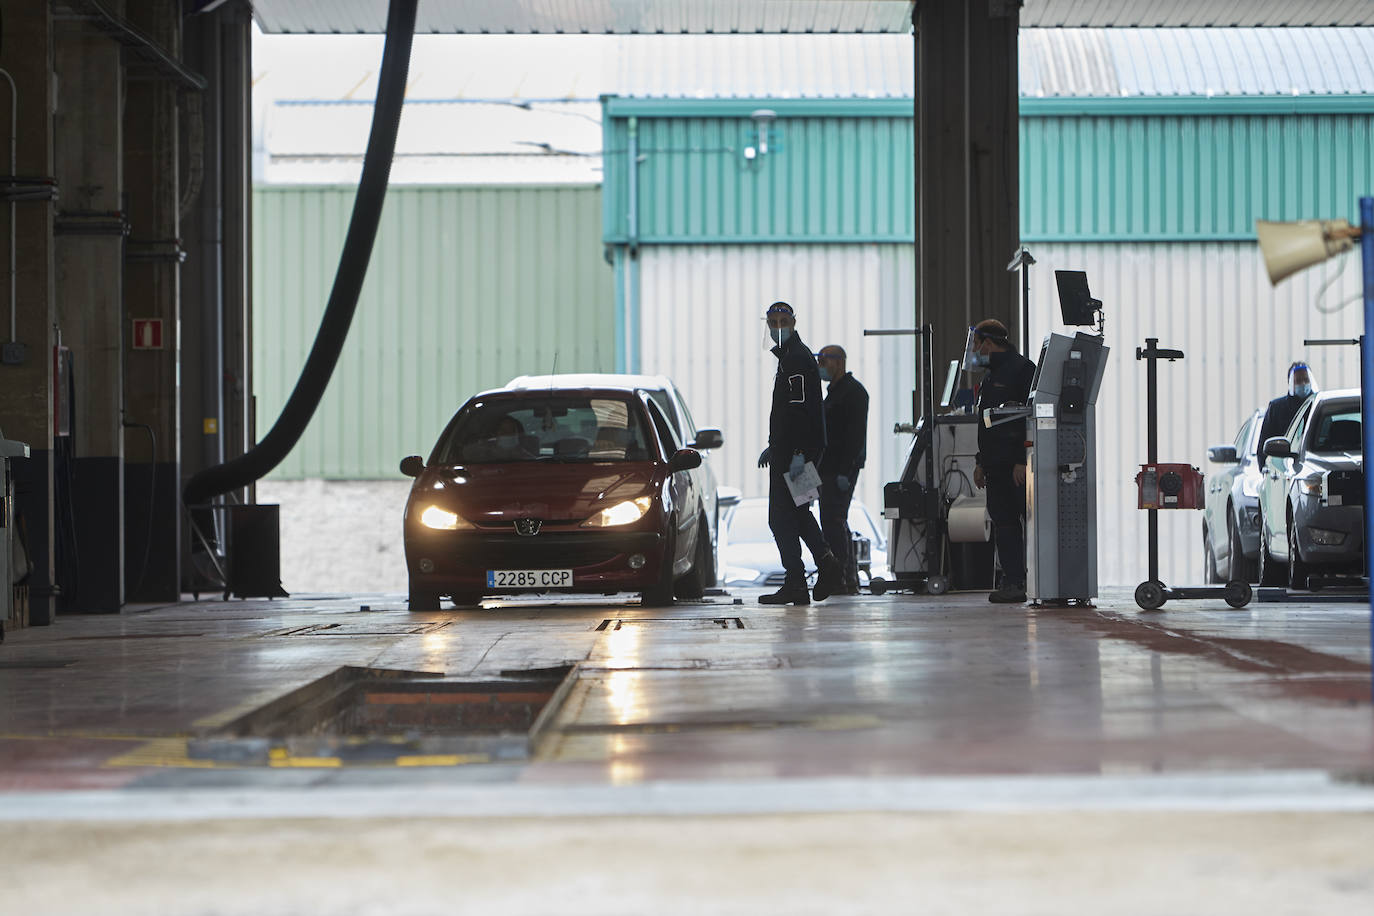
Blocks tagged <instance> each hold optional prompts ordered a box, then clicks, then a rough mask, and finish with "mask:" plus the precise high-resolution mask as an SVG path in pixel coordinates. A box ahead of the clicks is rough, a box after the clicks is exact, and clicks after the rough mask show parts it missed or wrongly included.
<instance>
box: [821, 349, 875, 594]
mask: <svg viewBox="0 0 1374 916" xmlns="http://www.w3.org/2000/svg"><path fill="white" fill-rule="evenodd" d="M845 362H846V357H845V352H844V347H841V346H838V345H836V344H830V345H829V346H825V347H822V348H821V351H820V352H819V353H817V354H816V365H817V367H818V368H819V369H820V373H821V381H823V382H829V383H830V386H829V389H828V390H827V391H826V394H825V433H826V446H825V455H824V456H823V457H822V458H821V464H820V467H819V468H818V469H817V470H819V471H820V473H821V532H822V533H823V534H824V535H825V541H826V543H827V544H829V545H830V550H831V551H832V552H833V553H834V554H835V556H837V557H839V559H840V562H841V563H843V564H844V591H845V594H847V595H857V594H858V593H859V567H858V564H857V562H856V561H855V558H854V555H853V552H852V551H851V550H850V544H849V542H850V537H851V535H850V532H849V501H850V500H851V499H852V498H853V496H854V489H855V487H857V486H858V483H859V469H860V468H862V467H863V466H864V460H865V458H866V457H867V456H868V390H867V389H865V388H864V386H863V385H862V384H860V383H859V380H858V379H856V378H855V377H854V373H852V372H847V371H845Z"/></svg>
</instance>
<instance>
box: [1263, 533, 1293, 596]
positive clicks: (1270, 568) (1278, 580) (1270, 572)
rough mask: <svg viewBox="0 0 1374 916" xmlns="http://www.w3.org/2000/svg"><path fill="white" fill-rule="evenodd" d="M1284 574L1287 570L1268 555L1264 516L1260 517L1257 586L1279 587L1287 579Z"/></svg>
mask: <svg viewBox="0 0 1374 916" xmlns="http://www.w3.org/2000/svg"><path fill="white" fill-rule="evenodd" d="M1286 574H1287V570H1285V569H1284V568H1283V567H1282V566H1280V565H1279V562H1278V561H1277V560H1275V559H1274V558H1273V557H1272V556H1270V554H1269V540H1268V538H1266V537H1265V536H1264V516H1260V544H1259V584H1260V585H1269V586H1274V585H1280V586H1281V585H1283V584H1284V582H1285V581H1286V580H1287V578H1288V577H1287V575H1286Z"/></svg>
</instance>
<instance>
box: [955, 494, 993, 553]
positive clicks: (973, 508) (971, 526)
mask: <svg viewBox="0 0 1374 916" xmlns="http://www.w3.org/2000/svg"><path fill="white" fill-rule="evenodd" d="M948 531H949V539H950V540H951V541H953V542H954V543H956V544H966V543H969V542H972V541H989V540H992V519H990V518H988V509H987V502H986V500H984V499H982V498H978V497H972V496H961V497H959V498H958V499H956V500H955V501H954V504H953V505H952V506H950V507H949V521H948Z"/></svg>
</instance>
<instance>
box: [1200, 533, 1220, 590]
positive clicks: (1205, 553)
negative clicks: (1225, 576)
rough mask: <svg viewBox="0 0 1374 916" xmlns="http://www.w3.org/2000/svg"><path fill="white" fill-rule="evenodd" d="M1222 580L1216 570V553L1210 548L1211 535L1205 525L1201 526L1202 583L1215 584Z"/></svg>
mask: <svg viewBox="0 0 1374 916" xmlns="http://www.w3.org/2000/svg"><path fill="white" fill-rule="evenodd" d="M1221 581H1223V580H1222V578H1221V574H1220V573H1218V572H1217V555H1216V551H1214V550H1212V536H1211V534H1210V533H1209V532H1208V531H1207V526H1206V525H1203V526H1202V583H1203V584H1204V585H1215V584H1217V583H1218V582H1221Z"/></svg>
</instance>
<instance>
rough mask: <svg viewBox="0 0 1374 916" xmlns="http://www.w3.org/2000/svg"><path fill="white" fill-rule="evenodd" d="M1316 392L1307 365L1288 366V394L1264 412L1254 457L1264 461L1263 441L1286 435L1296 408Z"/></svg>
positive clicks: (1280, 397) (1271, 402)
mask: <svg viewBox="0 0 1374 916" xmlns="http://www.w3.org/2000/svg"><path fill="white" fill-rule="evenodd" d="M1316 390H1317V382H1316V379H1314V378H1313V377H1312V370H1311V369H1310V368H1309V367H1308V365H1307V363H1303V362H1296V363H1292V364H1290V365H1289V366H1288V393H1287V394H1283V395H1280V396H1279V397H1276V398H1274V400H1272V401H1270V402H1269V406H1268V407H1266V408H1265V410H1264V422H1263V423H1261V424H1260V434H1259V442H1258V443H1257V444H1256V449H1255V457H1256V458H1258V459H1259V461H1260V462H1261V463H1263V461H1264V440H1265V439H1269V438H1272V437H1274V436H1286V435H1288V424H1290V423H1292V422H1293V418H1294V417H1296V416H1297V415H1298V408H1299V407H1301V406H1302V402H1303V401H1306V400H1307V398H1308V396H1309V395H1310V394H1312V392H1314V391H1316Z"/></svg>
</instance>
